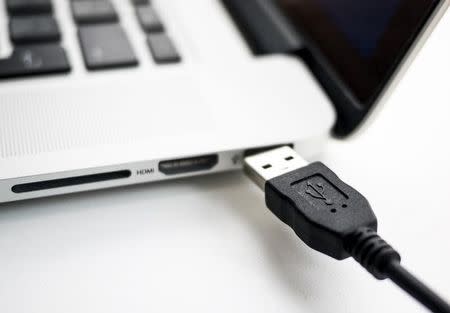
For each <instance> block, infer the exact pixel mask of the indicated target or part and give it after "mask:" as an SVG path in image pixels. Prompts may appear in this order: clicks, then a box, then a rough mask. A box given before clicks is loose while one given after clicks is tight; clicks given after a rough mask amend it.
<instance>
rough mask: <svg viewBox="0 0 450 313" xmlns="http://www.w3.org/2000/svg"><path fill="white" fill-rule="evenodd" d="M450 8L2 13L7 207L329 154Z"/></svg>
mask: <svg viewBox="0 0 450 313" xmlns="http://www.w3.org/2000/svg"><path fill="white" fill-rule="evenodd" d="M448 5H449V1H448V0H368V1H351V0H273V1H269V0H246V1H242V0H223V1H219V0H196V1H185V0H151V1H150V0H1V1H0V56H1V59H0V202H10V201H17V200H24V199H31V198H39V197H46V196H52V195H59V194H66V193H74V192H81V191H87V190H95V189H103V188H110V187H117V186H123V185H131V184H138V183H147V182H153V181H160V180H166V179H175V178H181V177H186V176H193V175H202V174H212V173H217V172H222V171H229V170H235V169H240V168H241V166H242V159H243V156H245V155H248V154H251V153H254V152H255V151H261V150H263V149H267V148H268V147H273V146H277V145H281V144H283V145H285V144H292V145H295V147H296V149H297V150H299V151H300V152H301V153H302V154H303V155H305V156H310V155H313V154H316V153H318V152H319V151H320V149H321V147H322V146H323V144H324V143H325V142H326V141H327V139H328V138H329V135H330V134H333V135H335V136H338V137H346V136H349V135H350V134H353V133H355V132H356V131H357V130H358V129H361V125H363V124H365V123H364V122H365V121H367V120H368V116H369V115H372V114H371V113H372V112H373V111H375V108H377V109H378V108H380V105H381V103H382V102H383V101H384V100H385V99H386V97H387V96H388V94H389V92H390V91H391V90H392V88H393V87H394V86H395V83H396V81H398V79H399V77H400V76H401V74H402V72H404V70H405V68H406V67H407V65H408V64H409V63H410V62H411V60H412V58H413V56H414V54H415V53H416V52H417V51H418V49H419V47H420V46H421V45H422V44H423V42H424V40H425V39H426V37H427V36H428V35H429V33H430V32H431V30H432V28H433V27H434V25H435V24H436V23H437V22H438V20H439V18H440V17H441V16H442V15H443V14H444V12H445V10H446V9H447V8H448Z"/></svg>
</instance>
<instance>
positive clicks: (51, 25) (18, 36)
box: [9, 16, 61, 44]
mask: <svg viewBox="0 0 450 313" xmlns="http://www.w3.org/2000/svg"><path fill="white" fill-rule="evenodd" d="M9 36H10V37H11V41H12V42H13V43H15V44H29V43H37V42H49V41H59V40H60V39H61V34H60V32H59V28H58V24H57V23H56V20H55V19H54V18H53V17H51V16H30V17H13V18H11V20H10V22H9Z"/></svg>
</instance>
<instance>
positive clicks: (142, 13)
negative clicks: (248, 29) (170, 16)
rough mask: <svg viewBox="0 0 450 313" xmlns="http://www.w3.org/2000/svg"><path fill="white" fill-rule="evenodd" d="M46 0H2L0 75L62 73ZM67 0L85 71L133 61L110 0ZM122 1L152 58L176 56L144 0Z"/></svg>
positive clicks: (58, 35)
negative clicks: (4, 44) (5, 30)
mask: <svg viewBox="0 0 450 313" xmlns="http://www.w3.org/2000/svg"><path fill="white" fill-rule="evenodd" d="M52 1H61V0H5V3H6V9H7V13H8V17H9V37H10V41H11V44H12V45H13V52H12V54H11V56H10V57H8V58H6V59H1V60H0V79H8V78H16V77H26V76H35V75H44V74H45V75H48V74H58V73H67V72H69V71H70V70H71V64H70V60H69V58H68V56H67V54H66V50H65V48H64V47H63V46H62V44H61V39H62V37H63V36H64V29H61V28H60V26H59V23H58V21H57V19H56V18H55V16H54V15H53V4H52ZM64 1H70V9H71V13H72V18H73V22H74V23H75V25H76V27H77V33H78V41H79V49H81V52H82V56H83V59H84V64H85V67H86V69H87V70H88V71H99V70H104V69H118V68H125V67H136V66H139V60H138V58H137V56H136V54H135V52H134V49H133V46H132V43H131V42H130V40H129V39H128V36H127V32H126V30H125V29H124V28H123V26H122V25H121V22H120V12H117V10H116V8H115V6H114V5H113V3H112V1H111V0H64ZM122 1H128V2H129V5H130V6H133V7H134V11H135V13H136V14H135V18H136V23H138V24H139V25H140V28H141V31H142V32H143V34H144V35H145V37H146V38H147V44H148V47H149V54H150V55H151V56H152V58H153V61H154V62H155V63H156V64H161V65H162V64H170V63H178V62H180V61H181V56H180V54H179V53H178V51H177V49H176V47H175V44H174V43H173V41H172V40H171V38H170V37H169V35H168V34H167V33H166V31H165V27H164V23H163V21H162V20H161V18H160V16H159V15H158V12H157V11H156V10H155V8H154V7H153V6H152V5H151V1H150V0H122Z"/></svg>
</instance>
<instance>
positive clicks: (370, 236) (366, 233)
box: [346, 227, 401, 280]
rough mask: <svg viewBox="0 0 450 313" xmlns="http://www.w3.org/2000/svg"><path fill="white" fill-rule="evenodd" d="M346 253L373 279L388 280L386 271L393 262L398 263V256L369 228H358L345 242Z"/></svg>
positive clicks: (399, 258) (399, 259)
mask: <svg viewBox="0 0 450 313" xmlns="http://www.w3.org/2000/svg"><path fill="white" fill-rule="evenodd" d="M346 249H347V252H348V253H349V254H350V255H351V256H352V257H353V258H354V259H355V260H356V261H357V262H358V263H360V264H361V265H362V266H363V267H364V268H365V269H366V270H367V271H368V272H369V273H371V274H372V275H373V276H374V277H375V278H377V279H379V280H383V279H386V278H388V275H387V273H386V269H387V267H388V266H389V264H391V263H393V262H397V263H400V261H401V257H400V254H399V253H398V252H397V251H395V250H394V248H392V247H391V246H390V245H389V244H388V243H387V242H386V241H384V240H383V239H382V238H381V237H380V236H378V234H377V232H376V231H375V230H373V229H371V228H368V227H364V228H360V229H358V230H357V231H355V232H354V233H352V234H351V235H350V236H349V237H348V238H347V240H346Z"/></svg>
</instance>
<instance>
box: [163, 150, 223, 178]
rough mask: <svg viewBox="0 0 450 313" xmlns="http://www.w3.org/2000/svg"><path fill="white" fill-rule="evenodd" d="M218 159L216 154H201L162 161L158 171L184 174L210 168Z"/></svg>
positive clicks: (167, 173) (169, 173)
mask: <svg viewBox="0 0 450 313" xmlns="http://www.w3.org/2000/svg"><path fill="white" fill-rule="evenodd" d="M218 161H219V157H218V155H217V154H210V155H202V156H198V157H192V158H185V159H176V160H168V161H162V162H160V163H159V166H158V168H159V171H160V172H161V173H164V174H166V175H176V174H185V173H192V172H199V171H206V170H209V169H212V168H213V167H214V166H216V164H217V163H218Z"/></svg>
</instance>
